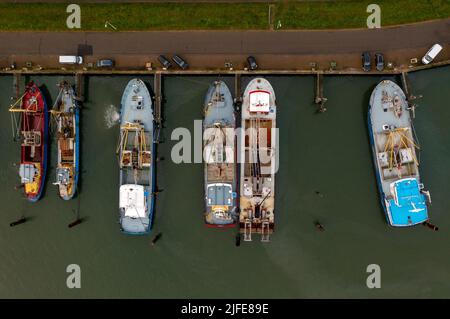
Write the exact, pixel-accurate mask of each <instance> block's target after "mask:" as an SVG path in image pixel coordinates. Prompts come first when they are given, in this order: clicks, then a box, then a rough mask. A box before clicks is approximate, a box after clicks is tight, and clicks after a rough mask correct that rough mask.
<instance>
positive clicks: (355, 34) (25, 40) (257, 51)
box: [0, 18, 450, 60]
mask: <svg viewBox="0 0 450 319" xmlns="http://www.w3.org/2000/svg"><path fill="white" fill-rule="evenodd" d="M434 43H441V44H443V45H444V46H445V47H448V46H449V45H450V18H449V19H445V20H438V21H430V22H424V23H417V24H410V25H403V26H396V27H386V28H381V29H370V30H369V29H347V30H298V31H137V32H0V57H2V58H3V60H5V59H6V58H8V57H11V56H34V57H37V58H39V57H41V58H45V56H57V55H65V54H67V55H72V54H82V55H85V56H90V55H91V56H95V57H100V56H103V57H110V58H117V59H119V60H120V58H123V57H126V56H134V55H135V56H142V55H148V56H156V55H159V54H164V53H165V54H173V53H178V54H181V55H197V56H199V55H201V56H205V57H206V56H208V55H248V54H254V55H263V56H265V57H269V56H273V55H284V56H290V57H292V56H296V55H299V56H301V55H305V56H316V55H322V56H326V55H349V54H354V55H355V56H359V55H360V54H361V52H362V51H365V50H368V51H373V52H374V51H382V52H389V51H396V50H402V52H405V53H404V54H406V53H407V52H408V50H412V51H414V50H417V49H421V50H422V51H423V50H424V49H426V48H427V47H429V46H431V45H432V44H434ZM422 51H420V52H422ZM444 51H449V50H444ZM356 54H357V55H356ZM445 57H448V54H447V53H445ZM125 59H126V58H125ZM268 60H269V59H268Z"/></svg>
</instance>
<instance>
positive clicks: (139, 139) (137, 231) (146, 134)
mask: <svg viewBox="0 0 450 319" xmlns="http://www.w3.org/2000/svg"><path fill="white" fill-rule="evenodd" d="M153 128H154V122H153V103H152V99H151V96H150V92H149V91H148V89H147V87H146V85H145V83H144V82H143V81H142V80H140V79H133V80H131V81H130V82H129V83H128V85H127V86H126V88H125V91H124V93H123V95H122V102H121V111H120V138H119V144H118V147H117V153H118V156H119V167H120V174H119V176H120V180H119V185H120V189H119V213H120V226H121V230H122V232H124V233H126V234H130V235H142V234H147V233H149V232H150V230H151V226H152V217H153V210H154V188H155V156H154V152H155V144H154V142H153Z"/></svg>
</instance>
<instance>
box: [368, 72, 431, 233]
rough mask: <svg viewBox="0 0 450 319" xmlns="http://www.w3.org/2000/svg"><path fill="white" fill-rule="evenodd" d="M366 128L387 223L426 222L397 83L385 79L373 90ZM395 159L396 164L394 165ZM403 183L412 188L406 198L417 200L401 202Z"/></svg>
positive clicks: (406, 113)
mask: <svg viewBox="0 0 450 319" xmlns="http://www.w3.org/2000/svg"><path fill="white" fill-rule="evenodd" d="M367 125H368V131H369V140H370V145H371V149H372V161H373V165H374V169H375V175H376V181H377V187H378V191H379V196H380V202H381V206H382V208H383V211H384V213H385V216H386V220H387V222H388V224H389V225H390V226H393V227H408V226H414V225H417V224H421V223H423V222H425V221H427V220H428V212H427V209H426V207H424V200H425V199H426V198H425V195H424V194H423V192H422V188H421V187H423V185H422V184H421V183H420V173H419V168H418V162H417V161H416V155H415V150H414V148H415V145H414V143H413V140H414V137H413V127H412V121H411V118H410V113H409V109H408V107H407V101H406V96H405V95H404V93H403V91H402V90H401V88H400V87H399V86H398V85H397V84H395V83H394V82H392V81H387V80H385V81H381V82H380V83H379V84H378V85H377V86H376V87H375V89H374V90H373V92H372V95H371V97H370V103H369V108H368V113H367ZM391 149H392V151H391ZM408 157H410V158H409V159H408ZM397 158H398V159H399V160H398V164H397V165H393V164H392V163H393V162H394V161H397ZM405 167H406V168H405ZM395 174H397V175H395ZM406 184H408V185H409V184H411V185H413V186H414V187H413V188H412V191H410V193H409V194H408V196H409V198H410V199H416V201H414V200H410V201H409V202H408V201H407V200H406V197H407V196H406V195H405V196H404V198H403V202H402V203H400V201H402V198H401V197H402V194H403V193H405V187H406ZM416 185H417V187H416ZM411 187H412V186H411ZM418 206H420V207H419V208H418Z"/></svg>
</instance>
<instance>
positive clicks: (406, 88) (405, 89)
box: [402, 72, 411, 99]
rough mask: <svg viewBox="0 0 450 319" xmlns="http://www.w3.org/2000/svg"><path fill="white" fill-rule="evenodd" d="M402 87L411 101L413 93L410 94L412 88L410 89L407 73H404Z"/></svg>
mask: <svg viewBox="0 0 450 319" xmlns="http://www.w3.org/2000/svg"><path fill="white" fill-rule="evenodd" d="M402 87H403V91H404V92H405V95H406V97H407V98H408V99H409V97H410V95H411V92H410V88H409V82H408V73H407V72H402Z"/></svg>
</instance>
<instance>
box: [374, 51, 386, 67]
mask: <svg viewBox="0 0 450 319" xmlns="http://www.w3.org/2000/svg"><path fill="white" fill-rule="evenodd" d="M375 65H376V68H377V70H378V71H383V69H384V56H383V54H382V53H375Z"/></svg>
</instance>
